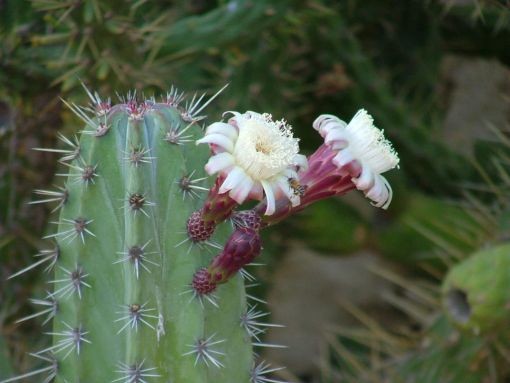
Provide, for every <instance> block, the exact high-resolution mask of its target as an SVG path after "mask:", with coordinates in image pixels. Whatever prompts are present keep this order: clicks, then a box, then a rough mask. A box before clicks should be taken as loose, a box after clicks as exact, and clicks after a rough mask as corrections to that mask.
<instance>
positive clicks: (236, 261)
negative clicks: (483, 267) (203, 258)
mask: <svg viewBox="0 0 510 383" xmlns="http://www.w3.org/2000/svg"><path fill="white" fill-rule="evenodd" d="M261 249H262V247H261V240H260V235H259V233H258V231H257V230H254V229H251V228H248V227H239V228H237V229H236V230H235V231H234V232H233V233H232V235H231V236H230V238H229V239H228V241H227V243H226V244H225V247H224V248H223V250H222V252H221V253H220V254H218V255H217V256H216V257H214V258H213V260H212V261H211V263H210V264H209V266H208V267H207V268H206V269H205V268H202V269H199V270H198V271H197V272H196V273H195V275H194V276H193V281H192V287H193V289H194V290H195V292H196V293H197V294H209V293H211V292H213V291H214V290H215V288H216V286H217V285H218V284H220V283H225V282H227V281H228V280H229V279H230V278H231V277H232V276H233V275H234V274H235V273H237V272H238V271H239V270H240V269H241V268H242V267H244V266H246V265H247V264H249V263H251V262H252V261H253V259H254V258H255V257H257V256H258V255H259V254H260V251H261Z"/></svg>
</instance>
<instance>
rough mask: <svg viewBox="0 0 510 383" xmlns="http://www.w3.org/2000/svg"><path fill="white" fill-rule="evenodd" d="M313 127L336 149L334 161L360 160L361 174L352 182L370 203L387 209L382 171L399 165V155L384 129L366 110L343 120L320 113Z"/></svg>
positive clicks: (388, 193)
mask: <svg viewBox="0 0 510 383" xmlns="http://www.w3.org/2000/svg"><path fill="white" fill-rule="evenodd" d="M313 127H314V128H315V129H316V130H317V131H318V132H319V133H320V135H321V136H322V137H323V138H324V142H325V144H326V145H328V146H329V147H330V148H331V149H332V150H335V151H337V152H338V153H337V155H336V156H335V157H334V158H333V163H334V164H335V165H336V166H337V167H343V166H345V165H347V164H348V163H350V162H351V161H353V160H356V161H358V162H359V163H360V164H361V168H362V170H361V174H360V176H359V177H357V178H353V179H352V182H353V183H354V184H355V185H356V188H357V189H358V190H361V191H363V192H364V193H365V196H366V197H368V198H369V199H371V200H372V201H373V205H375V206H377V207H382V208H383V209H386V208H387V207H388V206H389V205H390V203H391V199H392V196H393V191H392V189H391V186H390V184H389V183H388V181H387V180H386V178H384V177H383V176H382V175H381V174H382V173H384V172H386V171H388V170H390V169H393V168H395V167H398V163H399V161H400V160H399V158H398V155H397V153H396V152H395V150H394V149H393V147H392V145H391V142H390V141H388V140H387V139H386V138H385V137H384V131H383V130H380V129H378V128H376V127H375V126H374V120H373V118H372V116H370V115H369V114H368V113H367V111H366V110H364V109H361V110H359V111H358V112H357V113H356V115H355V116H354V117H353V118H352V120H351V121H350V122H349V123H348V124H346V123H345V122H344V121H342V120H340V119H339V118H338V117H336V116H333V115H330V114H323V115H321V116H319V117H318V118H317V119H316V120H315V121H314V123H313Z"/></svg>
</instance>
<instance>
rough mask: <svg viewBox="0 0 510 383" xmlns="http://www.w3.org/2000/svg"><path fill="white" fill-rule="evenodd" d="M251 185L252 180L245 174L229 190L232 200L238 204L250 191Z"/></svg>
mask: <svg viewBox="0 0 510 383" xmlns="http://www.w3.org/2000/svg"><path fill="white" fill-rule="evenodd" d="M253 186H254V185H253V180H252V179H251V178H250V177H248V176H247V177H246V178H245V179H243V180H242V181H241V182H240V183H239V184H238V185H237V186H236V187H235V188H233V189H232V190H231V191H230V193H229V195H230V197H231V198H232V199H233V200H234V201H236V202H237V203H238V204H239V205H240V204H242V203H243V202H244V201H245V200H246V198H247V197H248V195H249V194H250V192H251V191H252V189H253Z"/></svg>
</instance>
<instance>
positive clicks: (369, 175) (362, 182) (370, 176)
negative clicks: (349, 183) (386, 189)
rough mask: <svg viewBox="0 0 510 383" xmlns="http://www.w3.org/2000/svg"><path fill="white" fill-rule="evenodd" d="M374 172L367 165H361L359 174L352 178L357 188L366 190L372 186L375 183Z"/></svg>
mask: <svg viewBox="0 0 510 383" xmlns="http://www.w3.org/2000/svg"><path fill="white" fill-rule="evenodd" d="M374 177H375V174H374V173H373V171H372V170H371V169H370V168H369V167H368V166H363V167H362V169H361V174H360V176H359V177H358V178H357V179H354V180H353V182H354V184H355V185H356V187H357V188H358V190H364V191H366V190H368V189H370V188H372V186H374V183H375V179H374Z"/></svg>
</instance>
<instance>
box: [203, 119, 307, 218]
mask: <svg viewBox="0 0 510 383" xmlns="http://www.w3.org/2000/svg"><path fill="white" fill-rule="evenodd" d="M230 113H232V114H233V117H231V118H230V119H229V121H228V123H224V122H215V123H213V124H211V125H210V126H209V127H208V128H207V129H206V132H205V136H204V137H203V138H202V139H200V140H198V141H197V144H202V143H207V144H209V146H210V147H211V150H212V152H213V156H211V158H210V159H209V161H208V162H207V164H206V166H205V170H206V172H207V173H208V174H215V173H220V174H221V175H222V176H223V177H225V179H224V181H223V183H222V185H221V187H220V190H219V192H220V193H226V192H228V193H229V196H230V197H231V198H232V199H234V200H235V201H236V202H237V203H239V204H241V203H243V202H244V201H245V200H246V199H247V198H253V199H257V200H261V199H263V198H264V196H265V197H266V200H267V209H266V212H265V214H266V215H271V214H273V213H274V211H275V205H276V200H278V199H279V198H281V197H282V196H285V198H287V199H288V200H289V201H290V202H291V203H292V205H293V206H297V205H299V203H300V197H299V194H297V193H296V192H295V190H294V189H293V188H292V187H291V186H290V183H289V180H290V179H297V178H298V175H297V171H298V170H299V169H303V168H306V166H307V160H306V157H305V156H303V155H301V154H298V152H299V145H298V141H299V140H298V139H297V138H294V137H293V134H292V129H291V127H290V126H289V125H288V124H287V123H286V122H285V121H284V120H280V121H273V119H272V117H271V115H270V114H266V113H264V114H259V113H256V112H246V113H244V114H241V113H238V112H230Z"/></svg>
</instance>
